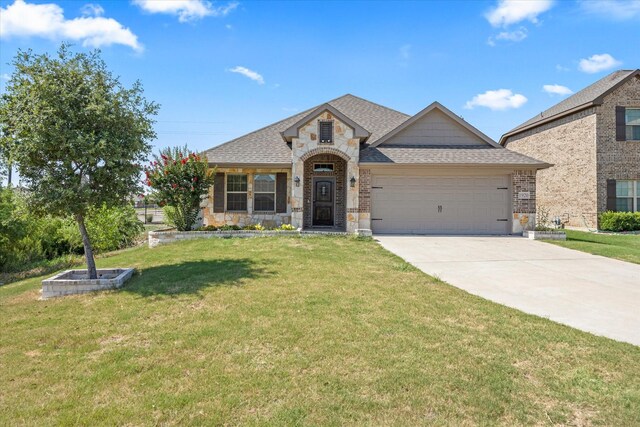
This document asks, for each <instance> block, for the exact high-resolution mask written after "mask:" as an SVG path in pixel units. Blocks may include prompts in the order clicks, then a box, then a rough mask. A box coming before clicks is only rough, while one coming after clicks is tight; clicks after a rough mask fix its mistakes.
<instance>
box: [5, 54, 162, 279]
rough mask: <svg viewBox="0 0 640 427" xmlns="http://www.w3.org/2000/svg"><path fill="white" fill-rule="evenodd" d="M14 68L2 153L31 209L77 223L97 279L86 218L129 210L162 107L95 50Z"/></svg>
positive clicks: (26, 60) (34, 58) (22, 59)
mask: <svg viewBox="0 0 640 427" xmlns="http://www.w3.org/2000/svg"><path fill="white" fill-rule="evenodd" d="M13 66H14V69H15V72H14V73H13V75H12V76H11V78H10V80H9V81H8V83H7V86H6V92H5V93H4V94H3V95H2V96H1V97H0V138H1V139H0V145H1V146H2V147H3V148H2V150H0V151H3V152H9V153H10V158H11V161H12V163H13V164H14V165H15V166H17V170H18V172H19V173H20V177H21V182H22V184H23V185H25V186H26V187H27V189H28V193H29V203H30V205H31V207H32V208H33V209H36V210H37V211H39V212H42V213H45V212H46V213H50V214H54V215H59V216H65V215H70V216H72V217H73V218H74V220H75V221H76V223H77V225H78V228H79V230H80V234H81V235H82V243H83V246H84V253H85V257H86V261H87V270H88V272H89V277H90V278H96V276H97V275H96V267H95V261H94V257H93V250H92V246H91V239H90V237H89V234H88V233H87V229H86V226H85V216H86V214H87V213H88V211H89V210H90V209H91V208H92V207H95V208H100V207H102V206H103V204H106V205H107V206H118V205H123V204H126V203H130V202H129V198H130V195H131V194H136V192H137V190H138V187H139V174H140V172H141V166H140V165H139V163H140V162H142V161H144V159H145V158H146V155H147V153H148V152H149V150H150V145H149V141H150V140H152V139H153V138H155V136H156V134H155V132H154V130H153V123H154V122H153V119H152V116H154V115H156V114H157V112H158V108H159V106H158V104H156V103H154V102H149V101H147V100H146V99H145V98H144V96H143V89H142V85H141V84H140V82H135V83H134V84H133V85H132V86H131V88H125V87H124V86H123V84H122V83H121V82H120V81H119V79H118V78H117V77H114V76H113V74H112V73H111V72H110V71H109V70H108V69H107V66H106V64H105V62H104V61H103V60H102V59H101V57H100V52H99V51H97V50H96V51H93V52H90V53H72V52H71V51H70V50H69V45H67V44H63V45H62V46H61V47H60V49H59V50H58V52H57V55H55V56H50V55H48V54H43V55H35V54H33V53H32V51H31V50H27V51H18V53H17V55H16V57H15V58H14V60H13Z"/></svg>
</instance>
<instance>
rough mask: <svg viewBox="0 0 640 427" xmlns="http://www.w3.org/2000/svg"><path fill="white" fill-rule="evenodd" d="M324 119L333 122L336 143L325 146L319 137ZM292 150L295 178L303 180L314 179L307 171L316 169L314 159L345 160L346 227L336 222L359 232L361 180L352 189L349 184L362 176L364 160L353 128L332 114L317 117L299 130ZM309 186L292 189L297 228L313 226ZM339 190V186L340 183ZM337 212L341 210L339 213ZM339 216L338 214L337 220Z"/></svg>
mask: <svg viewBox="0 0 640 427" xmlns="http://www.w3.org/2000/svg"><path fill="white" fill-rule="evenodd" d="M320 120H331V121H333V129H334V131H333V143H331V144H327V143H321V142H320V141H319V138H318V122H319V121H320ZM291 151H292V162H293V167H292V171H291V173H292V176H293V177H294V179H295V177H299V178H300V179H301V180H303V179H304V180H305V183H306V182H307V180H306V178H305V177H306V176H310V175H309V173H305V170H306V169H307V168H309V167H313V163H315V161H310V160H311V159H312V158H313V157H314V156H319V155H333V156H337V157H339V158H341V159H343V161H344V166H343V167H344V171H345V173H344V174H342V175H341V176H343V179H344V181H345V182H344V185H343V187H344V192H343V196H342V197H344V207H343V208H342V209H343V212H342V213H340V214H341V215H345V220H344V224H339V223H336V228H338V229H345V230H346V231H348V232H352V233H353V232H355V231H356V230H357V229H358V228H359V227H358V220H359V213H358V212H357V209H358V194H359V193H358V192H359V182H358V181H359V180H356V184H355V186H354V187H351V185H350V184H349V181H350V180H351V177H356V178H357V177H358V176H359V167H358V161H359V159H360V141H359V139H358V138H355V137H354V133H353V129H352V128H351V127H349V126H348V125H346V124H345V123H343V122H341V121H340V120H339V119H338V118H336V117H334V116H333V115H332V114H331V113H330V112H329V111H325V112H323V113H321V114H320V115H319V116H318V117H317V118H314V119H312V120H310V121H309V122H307V123H306V124H304V125H302V126H301V127H300V129H299V134H298V137H297V138H293V140H292V143H291ZM305 187H306V185H301V186H300V187H296V186H294V187H292V197H291V208H292V209H291V210H292V214H291V224H292V225H294V226H296V227H307V228H308V227H309V226H310V223H309V219H308V218H307V221H306V222H305V215H304V212H306V211H309V209H307V206H310V203H311V201H310V197H308V196H310V195H311V193H310V188H305ZM336 187H337V184H336ZM336 211H337V210H336ZM338 217H339V215H338V212H336V219H337V218H338Z"/></svg>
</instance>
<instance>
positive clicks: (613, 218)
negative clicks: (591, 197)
mask: <svg viewBox="0 0 640 427" xmlns="http://www.w3.org/2000/svg"><path fill="white" fill-rule="evenodd" d="M600 229H601V230H604V231H638V230H640V212H612V211H607V212H603V213H601V214H600Z"/></svg>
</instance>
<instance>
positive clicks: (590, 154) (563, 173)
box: [505, 76, 640, 228]
mask: <svg viewBox="0 0 640 427" xmlns="http://www.w3.org/2000/svg"><path fill="white" fill-rule="evenodd" d="M616 106H624V107H635V108H639V107H640V78H639V77H637V76H636V77H634V78H631V79H630V80H628V81H627V82H625V83H624V84H622V85H621V86H619V87H618V88H616V89H615V90H614V91H612V92H611V93H609V94H608V95H607V96H605V97H604V99H603V102H602V104H601V105H598V106H594V107H591V108H588V109H585V110H582V111H579V112H577V113H574V114H572V115H569V116H566V117H563V118H561V119H558V120H554V121H552V122H550V123H546V124H544V125H542V126H539V127H536V128H533V129H530V130H528V131H526V132H523V133H520V134H517V135H514V136H512V137H510V138H508V139H507V141H506V144H505V146H506V147H507V148H509V149H511V150H514V151H518V152H520V153H523V154H526V155H529V156H532V157H535V158H538V159H540V160H543V161H546V162H548V163H551V164H553V165H554V166H553V167H551V168H549V169H546V170H542V171H540V172H538V179H537V192H538V194H537V197H538V206H539V207H542V208H544V209H547V210H549V213H550V217H551V218H554V217H559V218H560V219H561V220H562V221H563V222H564V223H565V224H566V225H568V226H571V227H579V228H596V227H597V225H598V213H600V212H604V211H606V209H607V179H616V180H620V179H636V180H637V179H640V141H616V123H615V120H616V118H615V107H616Z"/></svg>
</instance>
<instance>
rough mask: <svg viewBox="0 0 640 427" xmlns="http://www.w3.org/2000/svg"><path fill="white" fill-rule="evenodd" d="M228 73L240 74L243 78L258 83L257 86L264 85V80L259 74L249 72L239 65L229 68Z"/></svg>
mask: <svg viewBox="0 0 640 427" xmlns="http://www.w3.org/2000/svg"><path fill="white" fill-rule="evenodd" d="M229 71H230V72H232V73H238V74H242V75H243V76H245V77H248V78H250V79H251V80H253V81H254V82H256V83H258V84H259V85H263V84H264V78H263V77H262V76H261V75H260V74H259V73H257V72H255V71H253V70H250V69H248V68H247V67H241V66H240V65H238V66H235V67H233V68H230V69H229Z"/></svg>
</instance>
